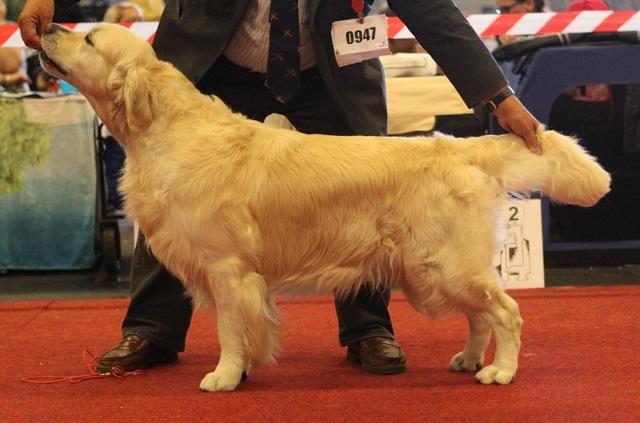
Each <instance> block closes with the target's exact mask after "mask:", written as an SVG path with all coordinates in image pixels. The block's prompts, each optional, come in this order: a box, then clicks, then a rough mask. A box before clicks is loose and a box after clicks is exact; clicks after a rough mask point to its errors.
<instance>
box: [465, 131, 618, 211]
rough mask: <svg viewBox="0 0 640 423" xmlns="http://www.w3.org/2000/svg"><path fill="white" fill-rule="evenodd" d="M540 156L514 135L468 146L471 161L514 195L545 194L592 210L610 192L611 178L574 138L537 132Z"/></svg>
mask: <svg viewBox="0 0 640 423" xmlns="http://www.w3.org/2000/svg"><path fill="white" fill-rule="evenodd" d="M537 136H538V139H539V140H540V144H541V146H542V150H543V153H542V154H541V155H537V154H534V153H532V152H530V151H529V150H528V149H527V147H526V146H525V144H524V142H523V141H522V139H520V138H518V137H516V136H514V135H504V136H498V137H491V138H487V137H483V138H481V139H472V140H470V141H469V142H470V143H472V144H473V147H471V148H469V150H468V151H469V154H471V157H470V158H469V160H470V161H471V162H472V163H474V164H476V165H477V166H480V167H481V168H482V169H483V170H484V171H485V172H486V173H487V174H489V175H491V176H494V177H495V178H497V179H498V181H500V183H501V184H502V185H503V186H504V187H505V189H506V190H508V191H511V192H521V193H530V192H532V191H542V192H543V193H544V194H545V195H547V196H549V197H550V198H551V199H552V200H554V201H556V202H560V203H566V204H573V205H576V206H582V207H589V206H592V205H594V204H595V203H597V202H598V200H600V199H601V198H602V197H604V195H605V194H607V193H608V192H609V188H610V183H611V177H610V176H609V173H607V171H605V170H604V169H603V168H602V167H601V166H600V165H599V164H598V162H597V161H596V159H595V158H594V157H593V156H591V155H590V154H589V153H587V152H586V151H585V149H584V148H583V147H581V146H580V145H579V144H578V142H577V140H575V139H574V138H571V137H568V136H566V135H562V134H560V133H558V132H555V131H543V130H540V131H538V134H537Z"/></svg>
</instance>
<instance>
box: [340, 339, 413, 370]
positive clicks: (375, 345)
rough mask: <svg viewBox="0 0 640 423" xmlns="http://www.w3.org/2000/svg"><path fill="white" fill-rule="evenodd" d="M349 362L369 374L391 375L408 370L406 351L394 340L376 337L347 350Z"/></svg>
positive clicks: (351, 346) (353, 345)
mask: <svg viewBox="0 0 640 423" xmlns="http://www.w3.org/2000/svg"><path fill="white" fill-rule="evenodd" d="M347 360H349V361H352V362H354V363H357V364H360V365H361V366H362V368H363V369H364V370H366V371H367V372H369V373H376V374H384V375H391V374H395V373H402V372H404V371H405V370H407V364H406V357H405V354H404V351H402V347H400V345H399V344H398V343H397V342H396V341H395V339H392V338H383V337H380V336H374V337H372V338H367V339H363V340H362V341H359V342H356V343H353V344H351V345H349V347H348V348H347Z"/></svg>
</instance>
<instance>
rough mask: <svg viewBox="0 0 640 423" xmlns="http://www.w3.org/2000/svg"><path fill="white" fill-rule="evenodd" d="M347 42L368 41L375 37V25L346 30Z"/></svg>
mask: <svg viewBox="0 0 640 423" xmlns="http://www.w3.org/2000/svg"><path fill="white" fill-rule="evenodd" d="M345 36H346V39H347V44H353V43H361V42H362V41H370V40H373V39H374V38H376V27H375V26H372V27H371V28H365V29H363V30H360V29H356V30H354V31H347V32H346V34H345Z"/></svg>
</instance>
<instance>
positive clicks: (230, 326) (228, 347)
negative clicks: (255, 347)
mask: <svg viewBox="0 0 640 423" xmlns="http://www.w3.org/2000/svg"><path fill="white" fill-rule="evenodd" d="M235 308H236V307H234V305H233V304H229V303H228V302H222V301H216V312H217V323H218V325H217V326H218V340H219V342H220V359H219V360H218V365H217V366H216V369H215V370H214V371H213V372H211V373H208V374H207V375H206V376H205V377H204V378H203V379H202V381H201V382H200V389H201V390H203V391H209V392H221V391H233V390H234V389H236V387H237V386H238V384H239V383H240V380H241V378H242V373H243V372H244V371H245V370H246V369H247V368H248V360H249V359H248V356H247V351H246V347H245V341H244V337H243V334H242V333H241V330H240V327H241V325H240V324H238V323H239V322H241V317H240V316H238V313H237V310H236V309H235Z"/></svg>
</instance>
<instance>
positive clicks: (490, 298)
mask: <svg viewBox="0 0 640 423" xmlns="http://www.w3.org/2000/svg"><path fill="white" fill-rule="evenodd" d="M42 46H43V52H42V54H41V61H42V64H43V66H44V67H45V69H46V70H47V71H48V72H50V73H51V74H52V75H54V76H56V77H59V78H62V79H64V80H66V81H68V82H69V83H71V84H73V85H74V86H75V87H77V88H78V89H79V90H80V91H81V92H82V93H83V94H84V95H85V96H86V98H87V99H88V101H89V102H90V103H91V104H92V106H93V107H94V108H95V110H96V112H97V114H98V115H99V116H100V118H101V119H102V120H103V121H104V122H105V123H106V125H107V127H108V128H109V130H110V131H111V132H112V133H113V134H114V136H115V137H116V138H117V139H118V140H119V141H120V142H121V143H122V146H123V147H124V148H125V150H126V154H127V160H126V166H125V171H124V175H123V178H122V184H121V185H122V190H123V192H124V194H125V197H126V209H127V212H128V214H129V216H130V217H131V218H132V219H135V221H137V222H138V224H139V226H140V230H141V231H142V233H143V234H144V235H145V238H146V240H147V243H148V247H149V248H151V250H152V251H153V253H154V254H155V256H157V258H158V259H159V260H160V261H161V262H162V263H163V264H164V265H165V266H166V267H167V268H168V269H169V270H170V271H171V272H172V273H173V274H175V275H176V276H177V277H178V278H179V279H180V280H181V281H182V282H183V283H184V285H185V286H186V288H187V289H188V291H189V292H190V293H191V294H192V295H193V297H194V300H195V302H196V304H200V305H206V306H211V307H215V310H216V316H217V328H218V336H219V340H220V348H221V351H220V359H219V362H218V365H217V367H216V368H215V370H214V371H213V372H211V373H209V374H207V375H206V376H205V377H204V378H203V379H202V382H201V384H200V388H201V389H202V390H205V391H230V390H233V389H235V388H236V387H237V385H238V383H239V382H240V379H241V376H242V374H243V373H244V372H246V371H248V369H249V368H250V366H252V365H257V364H262V363H270V362H272V361H273V360H274V353H275V352H276V350H277V345H278V318H277V310H276V306H275V303H274V300H273V298H274V295H276V294H278V293H284V292H295V293H299V292H309V291H329V292H336V293H337V294H338V295H347V294H349V293H351V292H353V291H355V290H358V289H359V288H360V287H361V286H362V285H363V284H372V285H373V286H374V287H376V286H380V285H381V284H391V283H393V284H395V285H399V286H400V287H401V288H402V290H403V291H404V293H405V295H406V297H407V300H408V301H409V303H410V304H411V305H412V306H413V307H414V308H415V309H416V310H417V311H418V312H420V313H422V314H424V315H427V316H429V317H431V318H436V317H439V316H442V315H443V314H445V313H449V312H462V313H464V314H465V316H466V317H467V319H468V321H469V328H470V330H469V332H470V333H469V337H468V340H467V342H466V345H465V347H464V349H463V351H462V352H459V353H458V354H455V355H454V356H453V358H452V359H451V362H450V364H449V366H450V368H451V369H452V370H455V371H477V373H476V375H475V377H476V379H477V380H479V381H480V382H482V383H484V384H490V383H498V384H506V383H509V382H511V381H512V380H513V378H514V376H515V374H516V370H517V367H518V352H519V349H520V329H521V325H522V319H521V317H520V313H519V311H518V305H517V304H516V302H515V301H514V300H513V299H512V298H511V297H509V296H508V295H507V294H506V293H505V292H504V291H503V289H501V287H500V285H499V284H498V283H497V280H496V272H495V270H494V269H493V267H492V257H493V254H494V252H495V250H496V247H497V246H498V245H499V242H500V235H501V233H503V232H504V230H503V228H504V227H505V224H504V222H502V221H501V218H500V216H501V215H502V210H503V205H504V203H505V201H506V197H507V193H508V192H519V193H529V192H531V191H534V190H540V191H542V192H544V193H545V194H546V195H548V196H549V197H551V198H552V199H554V200H556V201H559V202H563V203H569V204H576V205H580V206H590V205H593V204H595V203H596V202H597V201H598V200H599V199H600V198H601V197H602V196H604V195H605V194H606V193H607V192H608V191H609V184H610V178H609V175H608V174H607V172H605V171H604V170H603V169H602V168H601V167H600V166H599V165H598V163H597V162H596V160H595V159H594V158H593V157H591V156H590V155H588V154H587V153H586V152H585V151H584V150H583V148H582V147H580V146H579V145H578V144H577V143H576V141H575V140H573V139H571V138H568V137H566V136H563V135H561V134H558V133H555V132H550V131H548V132H545V131H542V130H541V131H539V134H538V136H539V139H540V142H541V144H542V147H543V150H544V153H543V154H541V155H536V154H533V153H531V152H530V151H529V150H528V149H527V148H526V147H525V145H524V143H523V141H522V139H520V138H519V137H517V136H514V135H501V136H494V135H487V136H483V137H479V138H470V139H455V138H452V137H447V136H442V135H436V136H435V137H432V138H411V139H409V138H392V137H366V136H351V137H340V136H327V135H305V134H301V133H298V132H296V131H292V130H288V129H282V128H276V127H273V126H269V125H265V124H263V123H259V122H256V121H252V120H249V119H247V118H246V117H244V116H242V115H240V114H237V113H233V112H232V111H231V110H229V108H228V107H227V106H225V105H224V104H223V103H222V102H221V101H220V100H219V99H218V98H215V97H210V96H206V95H202V94H201V93H199V92H198V90H197V89H196V88H195V87H194V86H193V84H192V83H191V82H189V81H188V80H187V79H186V78H185V77H184V76H183V75H182V73H180V72H179V71H178V70H176V69H175V68H174V67H173V66H172V65H171V64H169V63H166V62H163V61H160V60H158V59H157V58H156V56H155V54H154V51H153V49H152V48H151V46H150V45H149V44H148V43H147V42H146V41H145V40H144V39H142V38H140V37H138V36H136V35H134V34H133V33H132V32H130V31H129V30H127V29H126V28H123V27H119V26H117V25H105V24H101V25H96V26H95V27H93V28H92V29H91V30H90V31H88V32H72V31H70V30H67V29H65V28H64V27H61V26H56V25H52V26H50V27H49V28H48V29H47V30H46V31H45V33H44V34H43V36H42ZM492 333H493V334H495V338H496V351H495V358H494V361H493V363H491V364H488V365H487V366H486V367H484V368H482V365H483V362H484V356H485V350H486V348H487V344H488V342H489V339H490V336H491V334H492Z"/></svg>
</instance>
